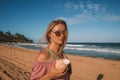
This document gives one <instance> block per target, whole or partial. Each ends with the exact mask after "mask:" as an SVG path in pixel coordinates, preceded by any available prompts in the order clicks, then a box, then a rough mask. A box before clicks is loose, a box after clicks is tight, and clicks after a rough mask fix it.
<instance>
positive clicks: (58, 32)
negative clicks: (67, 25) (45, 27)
mask: <svg viewBox="0 0 120 80" xmlns="http://www.w3.org/2000/svg"><path fill="white" fill-rule="evenodd" d="M52 32H53V33H55V35H56V36H57V37H60V36H61V35H64V36H67V35H68V32H67V31H66V30H64V31H61V30H57V31H52Z"/></svg>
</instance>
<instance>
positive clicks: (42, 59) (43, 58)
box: [36, 49, 50, 62]
mask: <svg viewBox="0 0 120 80" xmlns="http://www.w3.org/2000/svg"><path fill="white" fill-rule="evenodd" d="M49 57H50V55H49V54H48V51H47V49H44V50H41V51H40V53H39V55H38V56H37V57H36V61H37V62H46V61H48V59H49Z"/></svg>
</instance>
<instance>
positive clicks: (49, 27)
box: [41, 20, 68, 53]
mask: <svg viewBox="0 0 120 80" xmlns="http://www.w3.org/2000/svg"><path fill="white" fill-rule="evenodd" d="M58 24H63V25H64V26H65V30H66V31H67V32H68V28H67V24H66V22H65V21H63V20H54V21H52V22H51V23H50V24H49V25H48V27H47V29H46V32H45V35H44V37H43V39H42V42H41V43H42V45H43V44H44V43H45V42H46V41H47V43H50V37H49V36H48V34H49V33H50V32H51V31H52V29H53V28H54V27H55V26H56V25H58ZM67 38H68V35H67V36H66V38H65V40H64V42H63V44H62V45H61V46H60V50H59V53H61V52H62V51H63V48H64V47H65V45H66V42H67Z"/></svg>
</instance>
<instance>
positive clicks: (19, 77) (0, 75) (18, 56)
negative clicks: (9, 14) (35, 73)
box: [0, 44, 120, 80]
mask: <svg viewBox="0 0 120 80" xmlns="http://www.w3.org/2000/svg"><path fill="white" fill-rule="evenodd" d="M38 54H39V51H38V50H31V49H25V48H18V47H13V46H7V45H3V44H0V80H28V76H29V74H30V72H31V70H32V63H33V61H34V59H35V58H36V56H37V55H38ZM67 56H68V57H69V58H70V60H71V63H72V75H71V80H120V61H115V60H106V59H100V58H99V59H98V58H90V57H82V56H73V55H67ZM97 78H98V79H97ZM100 78H102V79H100Z"/></svg>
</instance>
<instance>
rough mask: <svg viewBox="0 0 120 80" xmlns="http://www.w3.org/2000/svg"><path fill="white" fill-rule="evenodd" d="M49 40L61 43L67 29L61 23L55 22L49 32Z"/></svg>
mask: <svg viewBox="0 0 120 80" xmlns="http://www.w3.org/2000/svg"><path fill="white" fill-rule="evenodd" d="M50 37H51V42H52V43H56V44H58V45H61V44H63V42H64V40H65V38H66V37H67V31H66V29H65V26H64V25H63V24H57V25H56V26H55V27H54V28H53V29H52V30H51V33H50Z"/></svg>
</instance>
